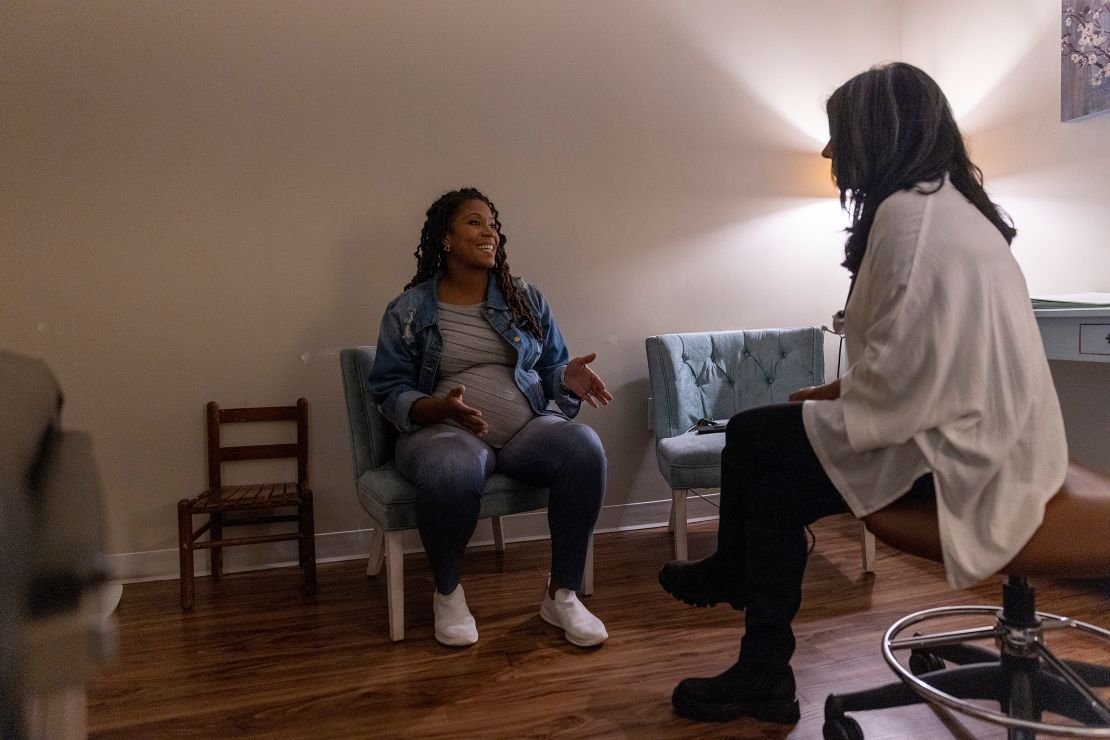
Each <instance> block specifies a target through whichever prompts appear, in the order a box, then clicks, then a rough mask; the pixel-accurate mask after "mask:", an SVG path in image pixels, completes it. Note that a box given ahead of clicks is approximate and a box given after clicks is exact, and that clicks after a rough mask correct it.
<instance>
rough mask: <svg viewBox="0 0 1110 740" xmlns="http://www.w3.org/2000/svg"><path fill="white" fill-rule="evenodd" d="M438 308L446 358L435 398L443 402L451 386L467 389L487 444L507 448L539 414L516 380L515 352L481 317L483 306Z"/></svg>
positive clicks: (467, 399) (468, 401) (443, 305)
mask: <svg viewBox="0 0 1110 740" xmlns="http://www.w3.org/2000/svg"><path fill="white" fill-rule="evenodd" d="M437 306H438V311H439V331H440V334H441V335H442V336H443V354H442V355H441V356H440V358H439V380H438V382H437V383H436V387H435V391H433V392H432V395H433V396H435V397H436V398H443V397H444V396H446V395H447V393H448V391H450V390H451V389H452V388H455V387H456V386H459V385H464V386H466V392H465V393H463V403H465V404H466V405H468V406H473V407H474V408H476V409H478V410H479V411H481V412H482V419H483V420H484V421H485V422H486V424H488V425H489V431H488V432H487V434H486V436H485V437H484V438H483V439H484V441H485V442H486V443H487V444H488V445H490V446H491V447H504V446H505V444H506V443H508V441H509V440H510V439H512V437H513V435H515V434H516V433H517V432H519V431H520V429H521V427H523V426H524V425H525V424H527V423H528V422H529V421H531V420H532V417H533V416H534V415H535V414H534V413H533V412H532V406H531V404H529V403H528V399H527V398H525V397H524V394H523V393H521V392H520V388H518V387H517V384H516V381H515V380H514V378H513V372H514V370H515V369H516V349H514V348H513V347H512V346H511V345H510V344H509V343H508V342H506V341H505V340H504V339H503V338H502V337H501V335H500V334H498V333H497V332H496V331H495V330H494V328H493V327H492V326H490V323H489V322H488V321H486V319H485V317H483V316H482V304H480V303H477V304H474V305H471V306H458V305H454V304H450V303H442V302H438V303H437ZM447 423H448V424H454V422H451V421H448V422H447ZM456 426H458V425H457V424H456Z"/></svg>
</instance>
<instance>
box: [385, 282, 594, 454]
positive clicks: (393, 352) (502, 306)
mask: <svg viewBox="0 0 1110 740" xmlns="http://www.w3.org/2000/svg"><path fill="white" fill-rule="evenodd" d="M441 276H442V273H440V274H438V275H436V276H435V277H434V278H432V279H431V280H426V281H425V282H423V283H420V284H419V285H414V286H412V287H411V288H409V289H408V290H406V291H405V292H404V293H402V294H401V295H400V296H398V297H397V298H394V299H393V301H391V302H390V304H389V305H388V306H386V309H385V315H384V316H383V317H382V324H381V329H380V330H379V332H378V349H377V353H376V355H375V358H374V367H373V369H372V370H371V371H370V378H369V381H368V385H369V390H370V393H371V395H373V397H374V401H375V402H376V403H377V404H378V406H379V407H380V408H381V411H382V415H383V416H385V418H386V419H389V421H391V422H393V424H394V426H396V427H397V428H398V429H399V430H401V431H405V432H408V431H414V430H416V429H419V428H420V425H419V424H414V423H413V422H412V421H411V420H410V419H409V410H410V409H411V408H412V404H413V403H414V402H415V401H417V400H419V399H421V398H425V397H427V396H429V395H431V393H432V391H433V390H434V389H435V386H436V379H437V374H438V369H439V358H440V354H441V353H442V352H443V335H442V334H440V331H439V323H438V322H437V320H436V319H437V310H436V286H437V284H438V282H439V278H440V277H441ZM513 281H514V282H515V283H516V285H517V286H518V287H519V288H521V289H522V290H523V291H524V295H525V297H526V299H527V301H528V303H529V305H530V306H531V308H532V311H533V313H534V314H535V315H536V317H537V318H538V319H539V323H540V326H541V327H543V333H544V341H543V342H542V343H541V342H540V341H539V340H538V339H536V338H535V337H534V336H532V334H531V332H528V331H524V330H523V329H521V328H518V327H516V326H514V325H513V324H512V317H511V314H510V313H509V307H508V305H507V304H506V303H505V298H504V296H503V295H502V294H501V290H500V289H499V288H498V287H497V281H496V279H495V278H494V274H493V273H492V272H491V273H490V274H489V282H488V283H487V285H486V300H485V303H484V304H483V306H482V314H483V315H484V316H485V317H486V320H488V321H489V323H490V326H492V327H493V329H494V331H496V332H497V333H498V334H500V335H501V336H502V337H503V338H504V339H505V341H506V342H508V343H509V344H510V345H512V346H513V347H515V348H516V351H517V359H516V370H515V372H514V378H515V379H516V384H517V387H518V388H520V391H521V393H523V394H524V397H525V398H527V399H528V402H529V403H530V404H531V406H532V410H533V411H534V412H535V413H536V414H553V413H558V412H557V411H554V410H553V409H550V408H549V407H548V401H554V402H555V404H556V405H557V406H558V407H559V410H560V411H561V412H562V413H563V414H564V415H566V416H568V417H573V416H575V415H576V414H577V413H578V410H579V408H580V407H581V405H582V402H581V400H580V399H579V398H578V397H577V396H575V395H573V394H571V393H570V392H569V391H568V390H566V389H565V388H564V386H563V373H564V372H565V371H566V368H567V362H568V360H569V354H568V352H567V345H566V343H565V342H564V341H563V335H562V333H561V332H560V331H559V326H558V324H556V323H555V317H554V316H552V315H551V307H550V306H548V304H547V299H545V298H544V297H543V294H542V293H540V291H539V289H538V288H536V287H535V286H534V285H530V284H528V283H526V282H524V280H522V279H520V278H513ZM463 400H464V401H465V400H466V399H465V397H464V399H463Z"/></svg>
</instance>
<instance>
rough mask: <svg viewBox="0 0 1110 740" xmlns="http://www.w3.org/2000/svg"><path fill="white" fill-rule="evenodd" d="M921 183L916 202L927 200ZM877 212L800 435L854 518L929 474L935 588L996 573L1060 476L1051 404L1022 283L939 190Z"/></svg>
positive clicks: (1012, 264)
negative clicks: (825, 380) (830, 377)
mask: <svg viewBox="0 0 1110 740" xmlns="http://www.w3.org/2000/svg"><path fill="white" fill-rule="evenodd" d="M933 187H935V183H932V184H928V183H923V184H921V185H919V186H918V188H921V189H924V190H931V189H932V188H933ZM918 188H915V189H912V190H909V191H903V192H899V193H895V194H894V195H891V196H890V197H888V198H887V199H886V200H885V201H883V202H882V204H881V205H880V206H879V209H878V212H877V213H876V215H875V221H874V224H873V226H872V228H871V233H870V237H869V239H868V243H867V252H866V254H865V255H864V258H863V263H862V264H861V266H860V270H859V276H858V278H857V280H856V285H855V290H854V291H853V292H852V297H851V299H850V301H849V302H848V305H847V306H846V308H845V311H844V325H845V335H846V342H847V345H848V347H847V348H848V359H849V362H850V367H849V368H848V370H847V372H846V373H845V374H844V376H843V377H842V378H841V380H840V398H839V399H837V400H835V401H806V402H805V404H804V406H803V409H802V414H803V419H804V422H805V428H806V435H807V436H808V438H809V441H810V444H812V445H813V448H814V450H815V452H816V453H817V457H818V459H820V461H821V465H822V467H824V469H825V472H826V473H827V474H828V476H829V478H830V479H831V480H832V482H833V484H834V485H835V486H836V488H837V490H838V491H839V492H840V494H841V496H843V497H844V500H845V501H846V502H847V504H848V506H849V508H851V510H852V513H853V514H855V515H856V516H857V517H863V516H866V515H867V514H870V513H872V512H874V511H877V510H879V509H881V508H883V507H884V506H886V505H887V504H889V503H891V502H892V501H894V500H895V499H897V498H899V497H900V496H902V495H903V494H904V493H906V492H907V491H908V490H909V488H910V486H911V485H912V484H913V482H914V481H915V480H916V479H917V478H919V477H920V476H922V475H924V474H925V473H929V472H931V473H932V474H933V482H934V485H935V487H936V491H937V514H938V517H939V525H940V537H941V545H942V547H943V550H944V566H945V569H946V571H947V574H948V583H949V585H950V586H952V588H966V587H968V586H971V585H973V584H975V583H978V582H979V581H981V580H983V579H984V578H986V577H988V576H990V575H992V574H994V573H996V572H998V570H999V569H1000V568H1002V567H1003V566H1004V565H1006V564H1007V563H1008V562H1009V561H1010V560H1012V559H1013V557H1014V556H1015V555H1016V554H1017V553H1018V552H1019V551H1020V550H1021V548H1022V547H1023V546H1024V545H1025V543H1026V542H1028V541H1029V538H1030V537H1032V535H1033V533H1034V532H1035V531H1036V529H1037V527H1038V526H1040V523H1041V520H1042V518H1043V517H1044V507H1045V503H1046V502H1047V501H1048V500H1049V499H1050V498H1052V496H1053V495H1055V493H1056V492H1057V490H1059V488H1060V486H1061V484H1062V483H1063V481H1064V476H1065V473H1066V471H1067V443H1066V441H1065V438H1064V424H1063V419H1062V418H1061V416H1060V405H1059V401H1058V400H1057V398H1056V389H1055V387H1054V386H1053V384H1052V376H1051V375H1050V374H1049V370H1048V362H1047V360H1046V359H1045V354H1044V345H1043V344H1042V342H1041V336H1040V332H1039V331H1038V330H1037V323H1036V320H1035V319H1034V317H1033V311H1032V308H1031V306H1030V302H1029V292H1028V289H1027V287H1026V285H1025V278H1024V277H1023V275H1022V273H1021V269H1020V268H1019V267H1018V264H1017V262H1016V261H1015V260H1014V257H1013V255H1012V253H1011V251H1010V248H1009V246H1008V245H1007V244H1006V241H1005V239H1003V238H1002V235H1001V234H1000V233H999V232H998V230H997V229H996V228H995V227H994V226H993V225H992V224H991V223H990V222H989V221H988V220H987V219H986V218H985V217H984V216H983V214H982V213H980V212H979V210H978V209H977V208H976V207H975V206H973V205H972V204H971V203H970V202H968V200H967V199H966V198H964V196H963V195H962V194H961V193H960V192H959V191H958V190H957V189H956V188H955V187H954V186H952V185H951V183H949V182H948V181H947V180H946V181H945V183H944V185H943V186H942V187H941V189H940V190H939V191H937V192H936V193H933V194H926V193H923V192H921V191H920V190H919V189H918Z"/></svg>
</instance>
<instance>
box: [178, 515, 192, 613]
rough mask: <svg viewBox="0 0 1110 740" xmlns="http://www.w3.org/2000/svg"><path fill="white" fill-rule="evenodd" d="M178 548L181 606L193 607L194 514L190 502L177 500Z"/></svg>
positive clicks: (183, 607)
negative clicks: (190, 508) (190, 509)
mask: <svg viewBox="0 0 1110 740" xmlns="http://www.w3.org/2000/svg"><path fill="white" fill-rule="evenodd" d="M177 540H178V541H177V548H178V556H179V557H180V560H181V608H182V609H192V608H193V548H192V542H193V515H192V514H191V513H190V512H189V502H188V500H186V499H182V500H181V501H178V502H177Z"/></svg>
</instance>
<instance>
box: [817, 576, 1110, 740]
mask: <svg viewBox="0 0 1110 740" xmlns="http://www.w3.org/2000/svg"><path fill="white" fill-rule="evenodd" d="M1030 598H1031V597H1030ZM1029 606H1030V607H1031V606H1032V603H1031V600H1030V603H1029ZM962 615H988V616H992V617H994V618H995V624H994V626H992V627H982V628H975V629H964V630H955V631H950V632H940V633H935V634H930V635H916V636H914V637H908V638H899V637H898V636H899V635H900V634H901V633H902V632H903V631H905V630H906V629H907V628H909V627H911V626H913V625H915V624H918V623H920V622H923V621H925V620H929V619H937V618H941V617H951V616H962ZM1069 628H1070V629H1077V630H1079V631H1081V632H1084V633H1087V634H1089V635H1093V636H1095V637H1099V638H1102V639H1104V640H1110V631H1108V630H1105V629H1102V628H1100V627H1096V626H1094V625H1091V624H1087V623H1085V622H1079V621H1077V620H1074V619H1068V618H1065V617H1060V616H1057V615H1054V614H1047V613H1043V612H1033V611H1032V610H1031V608H1030V609H1029V610H1028V611H1027V612H1026V615H1025V617H1024V618H1022V619H1020V620H1016V621H1015V620H1014V619H1011V618H1007V616H1006V615H1005V613H1004V612H1003V610H1002V609H999V608H998V607H997V606H949V607H938V608H934V609H925V610H923V611H919V612H915V613H913V614H910V615H908V616H906V617H903V618H902V619H900V620H898V621H897V622H895V623H894V624H892V625H891V626H890V628H889V629H888V630H887V631H886V633H885V634H884V635H883V644H882V652H883V658H884V659H885V660H886V662H887V664H888V665H889V666H890V668H891V670H893V671H894V673H895V674H896V675H897V676H898V678H899V679H901V681H902V683H900V684H899V683H895V684H889V685H887V686H883V687H881V688H878V689H873V690H869V691H861V692H856V693H853V694H841V695H836V694H831V695H830V696H829V697H828V700H827V701H826V703H825V727H824V736H825V737H826V738H837V739H842V740H854V739H856V738H862V737H863V733H862V730H861V729H860V726H859V724H858V723H857V722H856V721H855V720H854V719H852V718H851V717H847V716H845V714H844V713H845V712H854V711H861V710H865V709H883V708H887V707H895V706H905V705H908V704H918V703H924V702H932V703H936V704H940V705H942V706H944V707H947V708H949V709H952V710H954V711H957V712H960V713H963V714H967V715H969V716H972V717H975V718H977V719H981V720H984V721H986V722H991V723H994V724H998V725H1003V726H1005V727H1007V728H1008V735H1009V737H1010V738H1011V739H1020V740H1024V739H1025V738H1033V737H1036V735H1037V734H1038V733H1040V734H1045V735H1067V736H1069V737H1102V738H1110V708H1108V707H1107V705H1106V703H1105V702H1103V701H1102V700H1100V699H1099V697H1098V696H1096V695H1095V694H1094V692H1093V691H1092V690H1091V689H1090V686H1089V685H1088V684H1090V685H1094V686H1108V685H1110V667H1105V666H1099V665H1095V664H1090V663H1082V662H1079V661H1063V660H1060V659H1059V658H1057V657H1056V656H1055V655H1053V654H1052V653H1051V652H1050V651H1049V650H1048V649H1047V648H1046V647H1045V645H1044V642H1043V640H1042V637H1043V633H1044V632H1045V631H1051V630H1057V629H1069ZM986 639H989V640H994V641H995V642H996V644H997V645H998V647H999V648H1000V653H995V652H994V651H991V650H987V649H985V648H982V647H977V646H975V645H969V644H965V643H968V642H970V641H975V640H986ZM905 650H910V651H911V656H910V668H909V669H907V668H906V667H905V666H903V665H902V663H901V662H899V661H898V659H897V658H896V657H895V652H896V651H905ZM944 661H949V662H952V663H956V664H957V667H955V668H951V669H947V668H944V667H943V666H944ZM915 673H917V674H919V675H914V674H915ZM954 694H959V696H956V695H954ZM969 699H986V700H994V701H998V703H999V705H1000V708H1001V710H1002V711H993V710H991V709H988V708H986V707H984V706H981V705H978V704H974V703H972V702H971V701H969ZM1042 711H1046V712H1053V713H1056V714H1060V715H1063V716H1067V717H1069V718H1071V719H1073V720H1075V721H1077V722H1082V723H1084V725H1086V726H1082V725H1064V724H1055V723H1049V722H1043V721H1041V712H1042Z"/></svg>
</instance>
